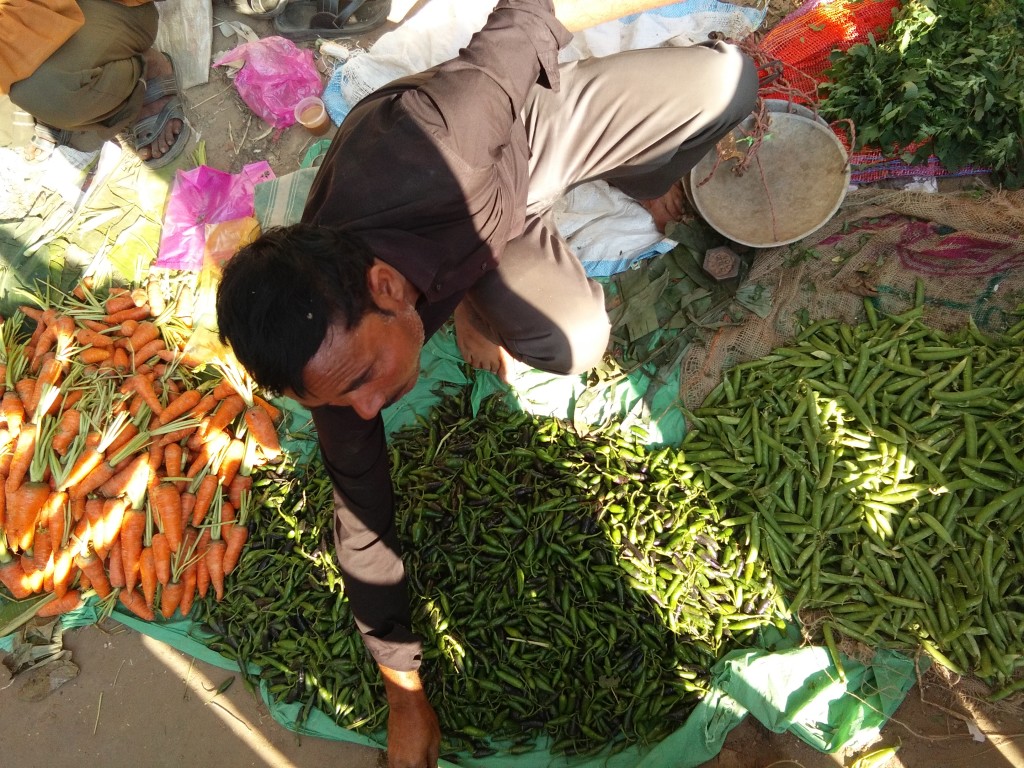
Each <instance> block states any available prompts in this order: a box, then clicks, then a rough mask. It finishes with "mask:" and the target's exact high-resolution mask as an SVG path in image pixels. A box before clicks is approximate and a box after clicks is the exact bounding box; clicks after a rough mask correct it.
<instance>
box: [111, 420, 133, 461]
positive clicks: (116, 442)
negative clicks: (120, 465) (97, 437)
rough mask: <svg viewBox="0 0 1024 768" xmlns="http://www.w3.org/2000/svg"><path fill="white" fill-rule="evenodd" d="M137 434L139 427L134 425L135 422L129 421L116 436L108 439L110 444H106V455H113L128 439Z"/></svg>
mask: <svg viewBox="0 0 1024 768" xmlns="http://www.w3.org/2000/svg"><path fill="white" fill-rule="evenodd" d="M138 434H139V428H138V427H137V426H136V425H135V422H133V421H129V422H128V423H127V424H125V425H124V427H123V428H122V429H121V431H120V432H118V433H117V437H115V438H114V439H113V440H111V441H110V445H108V446H107V450H106V454H107V456H113V455H114V454H115V453H117V452H118V451H119V450H121V449H122V448H124V447H125V446H126V445H127V444H128V441H129V440H131V439H132V438H133V437H135V436H136V435H138Z"/></svg>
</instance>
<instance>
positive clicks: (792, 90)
mask: <svg viewBox="0 0 1024 768" xmlns="http://www.w3.org/2000/svg"><path fill="white" fill-rule="evenodd" d="M899 5H900V1H899V0H808V2H806V3H805V4H804V5H802V6H801V7H800V8H798V9H797V10H796V11H794V12H793V13H791V14H789V16H787V17H786V18H784V19H783V20H782V21H780V22H779V23H778V24H776V25H775V26H774V27H773V28H772V29H771V30H770V31H769V32H767V33H766V34H765V35H764V37H763V38H762V39H761V40H760V41H759V42H758V44H757V47H758V54H759V56H758V60H759V61H763V60H772V59H775V60H777V61H778V62H779V64H780V65H781V68H780V69H779V78H778V82H779V83H784V84H785V88H784V89H783V88H779V89H776V88H772V86H771V85H770V84H769V85H766V86H765V87H764V88H762V91H761V95H762V96H763V97H764V98H781V99H786V100H789V101H794V102H798V103H803V104H805V105H807V106H810V107H812V108H813V107H814V106H815V104H816V101H817V97H816V93H817V89H818V84H819V83H822V82H825V81H826V80H827V78H826V77H825V75H824V72H825V70H826V69H828V67H829V64H830V61H829V55H830V54H831V53H832V51H834V50H839V51H845V50H847V49H848V48H850V46H852V45H854V44H856V43H864V42H867V41H868V36H869V35H874V37H875V39H877V40H881V39H884V38H885V37H886V36H887V35H888V32H889V28H890V27H891V26H892V22H893V13H894V12H895V11H896V9H897V8H898V7H899ZM833 130H834V131H835V133H836V135H837V136H839V139H840V140H841V141H842V142H843V144H844V146H846V147H847V149H848V150H849V148H850V137H849V135H848V132H847V130H846V127H845V126H844V125H843V124H842V123H839V124H836V125H834V126H833ZM919 146H920V145H913V146H912V147H908V148H907V149H908V150H910V151H913V150H916V149H917V148H918V147H919ZM900 154H902V153H901V152H894V153H892V155H887V154H886V153H884V152H882V151H881V150H880V149H877V148H872V147H864V148H861V149H860V150H857V151H855V152H852V153H851V154H850V165H851V167H852V174H851V181H853V182H854V183H867V182H871V181H878V180H880V179H886V178H891V177H901V176H902V177H906V176H925V177H938V176H968V175H974V174H982V173H988V172H989V171H988V169H985V168H977V167H974V166H968V167H966V168H961V169H959V170H957V171H955V172H951V171H949V170H947V169H946V168H944V167H943V166H942V164H941V163H939V161H938V159H937V158H936V157H934V156H931V157H929V158H928V160H927V161H926V162H925V163H923V164H917V165H910V164H908V163H906V162H904V161H903V160H900V159H899V158H898V155H900Z"/></svg>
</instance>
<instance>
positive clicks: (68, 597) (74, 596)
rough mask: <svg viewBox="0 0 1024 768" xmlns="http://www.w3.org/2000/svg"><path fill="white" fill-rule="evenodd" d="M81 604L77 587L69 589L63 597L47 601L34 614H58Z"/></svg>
mask: <svg viewBox="0 0 1024 768" xmlns="http://www.w3.org/2000/svg"><path fill="white" fill-rule="evenodd" d="M81 604H82V593H81V592H79V591H78V590H77V589H69V590H68V591H67V592H65V593H64V595H63V597H59V598H57V599H56V600H53V601H51V602H49V603H47V604H46V605H44V606H43V607H42V608H40V609H39V610H38V611H36V616H44V617H45V616H60V615H61V614H62V613H67V612H68V611H73V610H75V608H77V607H78V606H80V605H81Z"/></svg>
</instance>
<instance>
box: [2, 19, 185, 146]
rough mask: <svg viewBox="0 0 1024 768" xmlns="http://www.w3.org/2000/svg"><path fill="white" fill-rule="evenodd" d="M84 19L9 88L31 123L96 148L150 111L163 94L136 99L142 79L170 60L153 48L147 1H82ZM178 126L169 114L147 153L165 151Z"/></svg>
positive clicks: (141, 90) (165, 69)
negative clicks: (147, 100) (147, 99)
mask: <svg viewBox="0 0 1024 768" xmlns="http://www.w3.org/2000/svg"><path fill="white" fill-rule="evenodd" d="M80 5H81V8H82V11H83V13H84V14H85V24H84V25H83V26H82V28H81V29H79V30H78V32H76V33H75V34H74V35H73V36H72V37H71V39H70V40H68V41H67V42H66V43H65V44H64V45H63V46H61V47H60V48H59V49H58V50H57V51H56V52H55V53H54V54H53V55H52V56H51V57H50V58H49V59H47V60H46V61H45V62H44V63H43V64H42V65H41V66H40V67H39V69H37V70H36V72H35V73H34V74H33V75H31V76H30V77H28V78H26V79H24V80H21V81H19V82H17V83H14V85H13V86H12V87H11V100H12V101H13V102H14V103H16V104H18V105H19V106H20V107H21V108H22V109H24V110H25V111H26V112H28V113H29V114H31V115H33V117H35V119H36V121H37V122H38V123H43V124H45V125H47V126H50V127H52V128H56V129H61V130H62V131H65V132H70V133H71V135H72V137H73V138H72V144H73V145H74V146H76V147H78V148H80V149H95V148H97V147H98V146H99V145H100V144H102V143H103V142H104V141H106V140H107V139H110V138H112V137H114V136H115V135H117V134H118V133H120V132H122V131H124V130H125V129H127V128H129V127H130V126H132V125H133V124H134V123H135V122H136V121H137V120H138V119H139V118H140V117H144V116H145V115H146V114H151V113H156V112H158V111H159V110H160V108H161V107H162V106H163V103H164V102H165V101H166V99H160V100H157V101H155V102H153V103H152V104H147V105H143V98H144V95H145V90H146V89H145V78H152V77H157V76H160V75H163V74H170V73H171V67H170V62H169V61H168V60H167V59H166V57H164V56H162V55H161V54H160V53H159V52H158V51H155V50H154V49H153V48H152V45H153V41H154V40H155V39H156V32H157V23H158V13H157V10H156V6H155V5H154V4H153V3H146V4H144V5H139V6H125V5H123V4H121V3H117V2H112V1H111V0H81V3H80ZM180 130H181V122H180V121H179V120H172V121H170V122H169V123H168V126H167V128H166V130H165V131H164V133H163V134H162V135H161V136H160V137H159V139H158V141H154V142H153V147H152V148H150V147H146V148H140V156H142V157H143V159H146V158H147V157H149V156H150V152H151V150H152V154H153V156H157V155H159V154H162V153H163V152H166V151H167V148H168V147H169V146H170V145H171V144H173V142H174V137H175V136H176V135H177V133H178V131H180Z"/></svg>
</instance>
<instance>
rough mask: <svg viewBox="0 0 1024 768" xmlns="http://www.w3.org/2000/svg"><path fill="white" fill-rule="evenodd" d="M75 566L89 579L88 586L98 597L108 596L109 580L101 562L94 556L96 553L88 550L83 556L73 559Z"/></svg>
mask: <svg viewBox="0 0 1024 768" xmlns="http://www.w3.org/2000/svg"><path fill="white" fill-rule="evenodd" d="M75 565H77V566H78V567H79V568H81V569H82V573H84V574H85V575H86V576H88V577H89V584H91V585H92V588H93V589H95V590H96V594H97V595H99V596H100V597H106V596H107V595H109V594H110V590H111V587H110V579H108V578H107V572H106V571H105V570H104V568H103V561H102V560H100V558H99V557H97V556H96V553H95V552H93V551H92V550H91V549H89V550H88V551H87V552H86V553H85V554H84V555H78V556H76V557H75Z"/></svg>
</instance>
